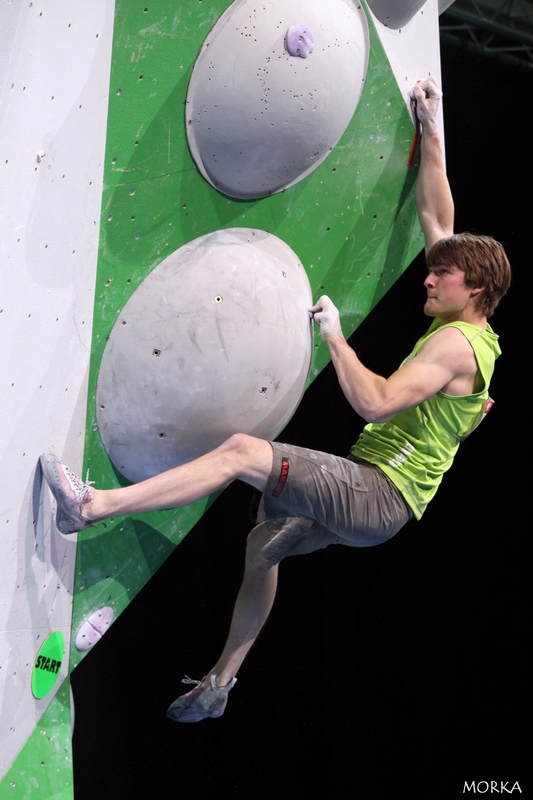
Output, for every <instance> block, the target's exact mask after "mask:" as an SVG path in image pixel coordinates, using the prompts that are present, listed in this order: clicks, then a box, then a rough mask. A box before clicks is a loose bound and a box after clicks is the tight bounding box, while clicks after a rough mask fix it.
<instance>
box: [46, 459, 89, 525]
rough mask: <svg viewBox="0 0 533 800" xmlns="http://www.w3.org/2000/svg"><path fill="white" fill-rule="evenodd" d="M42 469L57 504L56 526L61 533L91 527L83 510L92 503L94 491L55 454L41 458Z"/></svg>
mask: <svg viewBox="0 0 533 800" xmlns="http://www.w3.org/2000/svg"><path fill="white" fill-rule="evenodd" d="M40 461H41V468H42V471H43V475H44V477H45V479H46V482H47V484H48V486H49V487H50V491H51V492H52V494H53V495H54V498H55V500H56V503H57V513H56V526H57V529H58V531H59V532H60V533H77V531H83V530H85V529H86V528H89V527H90V526H91V523H90V522H86V520H84V519H83V517H82V508H83V506H84V505H85V504H86V503H90V502H92V499H93V496H94V490H93V489H92V488H91V485H90V484H89V483H84V482H83V481H82V479H81V478H78V476H77V475H75V474H74V473H73V472H72V471H71V470H70V469H69V468H68V467H67V466H65V464H62V463H61V461H60V460H59V459H58V457H57V456H55V455H54V454H53V453H45V454H44V455H42V456H41V459H40Z"/></svg>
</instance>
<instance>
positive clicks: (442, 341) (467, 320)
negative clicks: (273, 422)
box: [41, 78, 510, 722]
mask: <svg viewBox="0 0 533 800" xmlns="http://www.w3.org/2000/svg"><path fill="white" fill-rule="evenodd" d="M440 97H441V94H440V91H439V89H438V86H437V84H436V82H435V81H434V79H432V78H430V79H427V80H425V81H419V82H418V83H417V84H416V86H415V87H414V88H413V99H415V100H416V113H417V116H418V120H419V122H420V125H421V126H422V137H421V160H420V169H419V175H418V181H417V189H416V202H417V209H418V214H419V217H420V222H421V225H422V228H423V230H424V234H425V239H426V251H427V263H428V276H427V278H426V279H425V281H424V285H425V287H426V289H427V299H426V302H425V305H424V311H425V313H426V315H427V316H429V317H432V318H433V322H432V324H431V326H430V328H429V330H428V332H427V333H426V334H425V335H424V336H423V337H422V338H421V339H420V340H419V341H418V342H417V343H416V344H415V346H414V348H413V351H412V352H411V354H410V355H409V356H408V358H406V359H405V361H404V362H403V364H402V365H401V367H400V368H399V369H398V370H397V371H396V372H394V373H393V374H392V375H391V376H390V377H389V378H383V377H381V376H379V375H376V374H375V373H373V372H371V371H370V370H368V369H367V368H366V367H364V366H363V364H362V363H361V362H360V361H359V359H358V357H357V355H356V353H355V352H354V350H353V349H352V348H351V347H350V346H349V345H348V343H347V341H346V339H345V338H344V336H343V333H342V329H341V326H340V322H339V314H338V311H337V309H336V308H335V306H334V305H333V303H332V302H331V300H330V299H329V298H328V297H326V296H324V297H321V298H320V299H319V300H318V302H317V304H316V305H315V306H314V307H313V308H312V309H310V313H311V315H312V317H313V319H314V321H315V322H316V323H317V324H318V325H319V327H320V333H321V336H322V338H323V339H324V341H325V342H326V343H327V345H328V347H329V350H330V353H331V358H332V361H333V365H334V367H335V370H336V373H337V376H338V379H339V382H340V385H341V387H342V390H343V392H344V394H345V395H346V397H347V399H348V401H349V402H350V403H351V405H352V406H353V408H354V409H355V411H356V412H357V413H358V414H359V415H360V416H362V417H363V418H364V419H365V420H366V421H367V422H368V423H369V424H367V425H366V427H365V428H364V430H363V432H362V433H361V435H360V437H359V439H358V441H357V444H355V445H354V447H353V448H352V451H351V454H350V456H349V457H348V458H339V457H338V456H333V455H329V454H326V453H321V452H317V451H313V450H306V449H304V448H300V447H293V446H291V445H287V444H281V443H279V442H266V441H264V440H261V439H256V438H254V437H252V436H248V435H246V434H240V433H236V434H235V435H234V436H232V437H230V439H228V440H227V441H226V442H224V443H223V444H222V445H221V446H220V447H218V448H216V449H215V450H213V451H212V452H210V453H207V454H206V455H204V456H202V457H200V458H198V459H196V460H195V461H191V462H189V463H187V464H183V465H182V466H179V467H176V468H174V469H171V470H169V471H167V472H164V473H161V474H160V475H157V476H155V477H153V478H150V479H148V480H146V481H143V482H141V483H138V484H135V485H133V486H128V487H125V488H121V489H111V490H101V489H100V490H99V489H95V488H93V487H91V486H89V485H88V484H86V483H83V482H82V481H81V480H80V479H79V478H78V477H77V476H75V475H74V474H73V473H72V472H71V471H70V470H69V469H68V467H65V466H64V465H63V464H61V463H60V462H59V460H58V459H57V458H56V457H55V456H53V455H45V456H42V457H41V464H42V467H43V471H44V475H45V478H46V480H47V482H48V484H49V486H50V488H51V490H52V492H53V494H54V496H55V499H56V501H57V527H58V529H59V530H60V531H61V532H62V533H72V532H74V531H78V530H83V529H84V528H86V527H88V526H89V525H91V524H93V523H94V522H96V521H98V520H101V519H105V518H107V517H117V516H121V515H127V514H137V513H141V512H146V511H152V510H157V509H163V508H178V507H181V506H184V505H188V504H189V503H193V502H195V501H196V500H199V499H200V498H203V497H206V496H207V495H209V494H211V493H212V492H214V491H217V490H218V489H220V488H222V487H224V486H225V485H227V484H228V483H230V482H231V481H233V480H235V479H240V480H243V481H245V482H246V483H248V484H250V485H251V486H253V487H254V488H255V489H257V490H259V491H260V492H261V493H262V494H261V499H260V502H259V504H258V509H257V522H258V524H257V525H256V527H255V528H254V529H253V531H252V532H251V534H250V535H249V537H248V542H247V548H246V565H245V573H244V579H243V583H242V586H241V589H240V591H239V594H238V597H237V601H236V605H235V609H234V612H233V618H232V621H231V626H230V631H229V635H228V639H227V642H226V645H225V647H224V650H223V652H222V654H221V656H220V658H219V659H218V661H217V662H216V664H215V665H214V666H213V668H212V669H211V670H210V671H209V672H208V673H207V675H206V677H205V678H204V679H203V680H202V681H193V682H192V683H195V684H196V685H195V688H194V689H192V690H191V691H190V692H189V693H187V694H185V695H182V696H181V697H179V698H178V699H177V700H176V701H175V702H174V703H172V705H171V706H170V708H169V709H168V712H167V713H168V716H169V717H170V718H171V719H173V720H176V721H179V722H197V721H199V720H201V719H205V718H208V717H219V716H220V715H221V714H222V713H223V711H224V709H225V706H226V703H227V698H228V692H229V690H230V689H231V688H232V687H233V686H234V685H235V682H236V677H235V676H236V674H237V672H238V670H239V668H240V666H241V664H242V662H243V660H244V658H245V656H246V654H247V653H248V651H249V649H250V647H251V646H252V644H253V642H254V641H255V639H256V637H257V635H258V633H259V631H260V630H261V628H262V626H263V624H264V622H265V621H266V619H267V617H268V614H269V612H270V609H271V607H272V604H273V602H274V597H275V592H276V585H277V574H278V565H279V563H280V561H281V560H282V559H283V558H285V557H286V556H290V555H299V554H303V553H310V552H312V551H314V550H318V549H321V548H324V547H327V546H328V545H329V544H345V545H348V546H352V547H368V546H371V545H375V544H379V543H381V542H384V541H386V540H387V539H389V538H391V537H392V536H394V534H395V533H397V532H398V530H400V528H401V527H402V526H403V525H404V524H405V523H406V522H407V521H408V520H409V519H410V518H411V517H413V516H414V517H415V518H417V519H420V517H421V515H422V513H423V511H424V509H425V508H426V506H427V504H428V503H429V501H430V500H431V498H432V497H433V495H434V494H435V492H436V490H437V488H438V485H439V484H440V481H441V479H442V476H443V474H444V472H446V470H447V469H449V467H450V466H451V464H452V461H453V457H454V455H455V452H456V451H457V448H458V446H459V443H460V442H461V441H462V440H463V439H464V438H465V437H466V436H468V434H469V433H470V432H471V431H472V430H473V429H474V428H475V427H476V426H477V425H478V424H479V422H480V421H481V419H482V418H483V416H484V415H485V413H486V412H487V410H488V408H489V407H490V405H491V401H490V398H489V394H488V389H489V382H490V378H491V375H492V372H493V368H494V361H495V359H496V358H497V357H498V355H499V354H500V349H499V346H498V341H497V336H496V335H495V334H494V333H493V331H492V329H491V328H490V326H489V325H488V323H487V319H488V318H489V317H490V316H491V314H492V313H493V312H494V310H495V308H496V306H497V304H498V302H499V300H500V298H501V297H502V296H503V295H504V294H505V292H506V291H507V289H508V286H509V282H510V268H509V263H508V260H507V257H506V255H505V252H504V250H503V248H502V246H501V245H500V244H498V242H496V241H494V240H493V239H491V238H490V237H485V236H474V235H471V234H468V233H464V234H458V235H453V216H454V208H453V200H452V196H451V192H450V188H449V184H448V180H447V178H446V173H445V169H444V161H443V156H442V150H441V144H440V139H439V134H438V131H437V126H436V115H437V110H438V107H439V102H440Z"/></svg>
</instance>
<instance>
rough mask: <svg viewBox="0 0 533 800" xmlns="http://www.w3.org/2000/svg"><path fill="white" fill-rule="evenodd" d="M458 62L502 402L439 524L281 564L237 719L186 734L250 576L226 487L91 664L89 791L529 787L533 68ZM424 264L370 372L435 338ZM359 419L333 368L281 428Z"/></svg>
mask: <svg viewBox="0 0 533 800" xmlns="http://www.w3.org/2000/svg"><path fill="white" fill-rule="evenodd" d="M442 71H443V89H444V95H445V96H444V110H445V127H446V149H447V162H448V175H449V178H450V183H451V185H452V190H453V194H454V197H455V202H456V230H472V231H475V232H480V233H488V234H491V235H493V236H495V237H496V238H497V239H499V241H501V242H502V243H503V244H504V246H505V247H506V249H507V251H508V254H509V257H510V260H511V263H512V265H513V268H514V283H513V287H512V290H511V292H510V294H509V296H508V297H507V298H505V299H504V300H503V302H502V305H501V308H500V309H499V310H498V311H497V313H496V315H495V317H494V318H493V319H492V320H491V322H492V325H493V327H494V328H495V330H496V331H497V332H498V333H499V334H500V342H501V346H502V350H503V353H504V354H503V356H502V358H501V359H500V361H499V362H498V364H497V369H496V373H495V377H494V380H493V383H492V386H491V394H492V396H493V397H494V398H495V399H496V405H495V407H494V409H493V410H492V411H491V414H490V416H489V418H488V419H487V420H486V421H485V422H484V423H483V425H482V427H481V429H480V430H479V431H477V432H476V434H475V435H474V436H473V437H472V438H471V439H470V440H468V441H467V442H466V443H465V444H464V445H463V446H462V447H461V450H460V452H459V455H458V456H457V459H456V463H455V465H454V467H453V469H452V470H451V472H450V473H449V474H448V475H447V476H446V477H445V480H444V483H443V486H442V488H441V489H440V491H439V493H438V494H437V496H436V498H435V500H434V501H433V502H432V504H431V505H430V506H429V508H428V510H427V512H426V514H425V515H424V518H423V520H422V521H421V522H420V523H416V522H411V523H409V525H408V526H406V528H404V530H403V531H401V532H400V534H398V536H396V537H395V538H394V539H393V540H392V541H391V542H389V543H387V544H385V545H382V546H380V547H377V548H369V549H367V550H357V549H349V548H340V547H339V548H329V550H327V551H324V552H319V553H315V554H312V555H310V556H305V557H301V558H295V559H287V560H286V561H284V562H283V565H282V567H281V570H280V587H279V593H278V597H277V601H276V604H275V607H274V611H273V613H272V616H271V618H270V620H269V623H268V624H267V626H266V628H265V630H264V632H263V634H262V635H261V637H260V639H259V640H258V642H257V644H256V646H255V648H254V649H253V651H252V653H251V654H250V656H249V659H248V661H247V662H246V663H245V665H244V667H243V669H242V670H241V672H240V674H239V682H238V684H237V686H236V688H235V689H234V690H233V691H232V693H231V695H230V697H229V703H228V708H227V711H226V713H225V715H224V716H223V717H222V718H221V719H219V720H207V721H205V722H201V723H198V724H195V725H179V724H175V723H171V722H170V721H168V720H167V719H166V717H165V710H166V708H167V706H168V704H169V703H170V702H171V701H172V700H174V699H175V697H176V696H177V695H178V694H181V693H183V691H187V688H186V687H182V685H181V684H180V679H181V677H182V675H183V674H184V673H187V674H189V675H191V676H192V677H195V678H201V677H202V676H203V675H204V674H205V672H206V671H207V670H208V669H209V668H210V667H211V666H212V664H213V663H214V661H215V660H216V657H217V656H218V654H219V651H220V649H221V647H222V645H223V642H224V639H225V635H226V633H227V627H228V623H229V617H230V613H231V609H232V606H233V601H234V598H235V595H236V592H237V589H238V586H239V583H240V579H241V575H242V567H243V555H244V543H245V537H246V534H247V533H248V531H249V529H250V523H249V519H248V513H247V508H248V501H249V489H248V488H247V487H245V486H243V485H239V484H235V485H233V486H232V487H231V488H230V489H229V490H227V491H226V492H225V493H224V495H223V496H222V497H221V498H220V500H219V501H218V502H217V503H216V505H215V506H214V507H213V508H212V509H211V510H210V511H209V513H208V514H206V515H205V517H204V518H203V520H202V521H201V523H200V524H199V525H198V526H197V528H196V529H195V530H194V531H193V532H192V533H191V534H190V535H189V536H188V537H187V538H186V539H185V541H184V542H183V543H182V544H181V545H180V546H179V548H177V550H176V551H175V553H174V555H173V556H172V557H171V558H170V559H169V560H168V561H167V563H166V564H165V565H164V566H163V567H162V569H161V570H160V571H159V573H158V574H157V575H156V576H155V577H154V578H153V579H152V580H151V582H150V583H149V584H148V585H147V586H146V587H145V589H143V591H142V592H141V594H140V595H139V596H138V597H137V598H136V599H135V600H134V602H133V603H132V604H131V605H130V607H129V608H128V609H127V610H126V611H125V612H124V613H123V615H122V616H121V618H120V619H119V620H118V621H117V623H116V624H115V625H113V627H112V628H111V630H110V631H109V632H108V633H107V634H106V637H105V640H104V641H102V643H101V644H99V645H98V647H97V648H96V649H95V650H94V651H93V652H92V653H90V654H89V655H88V657H87V658H86V659H85V660H84V661H83V662H82V664H81V665H80V666H79V667H78V668H77V669H76V670H75V672H74V674H73V676H72V683H73V690H74V698H75V706H76V729H75V734H74V765H75V794H76V798H77V800H93V798H95V797H101V798H108V797H109V798H110V797H118V798H122V797H124V798H126V797H127V798H144V797H149V796H151V797H153V798H167V797H168V798H171V797H175V796H176V797H179V796H183V797H196V796H199V797H202V796H211V795H212V794H213V795H214V793H215V792H218V791H222V790H227V791H228V792H231V793H235V792H237V793H239V792H247V793H250V792H254V793H256V794H258V795H259V796H263V795H266V794H267V793H271V792H272V791H279V792H280V793H281V794H283V795H286V794H289V793H290V794H291V795H293V796H296V797H300V796H304V795H307V794H308V793H309V792H310V791H312V790H315V791H316V792H317V793H322V792H327V793H328V794H330V795H332V796H340V797H343V796H345V795H346V796H347V795H348V794H349V795H353V796H355V797H361V798H366V797H379V798H396V797H398V798H400V797H404V796H406V797H412V798H453V797H458V796H460V795H462V794H463V787H464V783H465V781H468V782H469V783H471V782H472V781H475V782H479V781H491V780H496V781H498V782H500V781H508V788H510V787H511V786H512V785H513V784H514V782H515V781H518V782H519V783H520V786H521V788H522V791H523V792H524V793H525V794H526V795H527V783H526V781H525V777H526V776H525V775H524V766H525V758H524V755H525V746H524V730H525V728H526V724H527V722H526V715H525V712H524V697H523V695H524V692H525V688H526V668H525V665H524V659H525V651H526V647H525V642H526V632H525V630H524V626H525V614H524V605H525V589H526V546H525V542H526V540H527V536H528V535H529V533H530V524H531V523H530V521H529V520H528V518H527V516H526V515H527V512H528V510H529V508H528V506H529V504H527V505H526V499H525V498H526V497H527V496H528V493H529V492H530V488H529V486H528V485H527V481H528V478H529V472H530V470H529V467H528V462H527V452H528V451H527V438H528V433H529V390H528V389H527V378H525V379H524V372H525V369H524V366H525V365H524V360H525V346H524V345H525V342H524V340H525V338H526V336H527V338H528V339H529V335H527V334H525V333H524V328H525V322H526V321H527V316H528V313H529V312H528V309H527V307H526V303H527V302H528V300H529V292H528V290H527V287H526V279H528V278H529V274H528V273H529V269H530V264H529V259H530V255H529V252H526V242H527V241H528V240H529V234H530V231H531V227H532V220H531V213H530V210H529V207H530V202H529V196H528V189H529V187H530V185H531V171H530V159H531V144H530V143H531V119H532V110H533V103H532V77H531V73H527V72H526V71H523V70H520V69H518V68H515V67H510V66H506V65H502V64H500V63H497V62H494V61H490V60H488V59H485V58H482V57H480V56H478V55H474V54H472V53H469V52H466V51H465V50H462V49H457V48H454V47H451V46H449V45H443V50H442ZM528 249H529V248H528ZM424 276H425V265H424V261H423V259H422V258H419V259H418V260H417V261H416V262H415V263H414V264H413V266H412V267H411V268H410V269H409V270H408V271H407V273H406V274H405V275H404V276H403V277H402V278H401V279H400V280H399V281H398V283H397V284H396V286H395V287H393V289H391V291H389V293H388V294H387V296H386V297H385V298H384V300H383V301H382V302H381V303H380V304H379V306H378V307H377V308H376V309H375V311H374V312H373V313H372V314H371V315H370V317H369V318H368V319H367V320H366V321H365V322H364V324H363V325H361V326H360V328H359V329H358V331H357V332H356V334H355V335H354V337H353V338H352V340H351V341H352V344H353V346H354V347H355V348H356V349H357V352H358V354H359V355H360V357H361V359H362V360H363V362H364V363H365V364H366V365H367V366H369V367H370V368H371V369H374V370H375V371H377V372H379V373H381V374H388V373H390V372H391V371H393V370H394V369H395V368H396V366H397V365H398V364H399V362H400V361H401V360H402V358H403V357H404V356H405V355H406V354H407V353H408V352H409V350H410V348H411V346H412V344H413V343H414V341H415V340H416V339H417V338H418V337H419V335H421V333H422V332H423V331H424V330H425V326H426V322H427V320H426V318H425V317H424V316H423V313H422V306H423V302H424V297H425V291H424V289H423V286H422V282H423V280H424ZM361 427H362V421H361V420H360V419H359V418H358V417H357V416H356V415H355V414H354V412H353V411H352V410H351V409H350V407H349V406H348V404H347V402H346V401H345V400H344V398H343V396H342V394H341V392H340V390H339V388H338V386H337V383H336V379H335V376H334V373H333V370H332V369H331V368H330V367H328V368H327V369H326V370H325V372H324V373H323V374H322V375H321V376H320V377H319V378H318V379H317V380H316V381H315V383H314V384H313V385H312V387H311V388H310V389H309V391H308V392H307V394H306V396H305V398H304V400H303V402H302V404H301V406H300V408H299V410H298V412H297V414H296V416H295V417H294V419H293V420H292V421H291V423H290V425H289V426H288V428H287V429H286V430H285V431H284V433H283V434H282V436H281V437H280V438H281V439H282V440H286V441H289V442H291V443H295V444H302V445H305V446H309V447H315V448H319V449H323V450H327V451H330V452H334V453H338V454H340V455H344V454H345V453H346V452H347V451H348V449H349V447H350V445H351V444H352V443H353V442H354V441H355V439H356V437H357V434H358V432H359V430H360V428H361ZM482 788H483V787H482Z"/></svg>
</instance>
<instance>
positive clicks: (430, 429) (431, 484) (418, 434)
mask: <svg viewBox="0 0 533 800" xmlns="http://www.w3.org/2000/svg"><path fill="white" fill-rule="evenodd" d="M443 328H458V329H459V330H460V331H461V333H463V334H464V335H465V336H466V338H467V339H468V341H469V342H470V344H471V345H472V349H473V350H474V355H475V357H476V361H477V364H478V368H479V371H480V373H481V376H482V379H483V388H482V390H481V391H479V392H477V393H475V394H468V395H461V396H458V397H455V396H453V395H449V394H445V393H444V392H442V391H441V392H437V394H435V395H433V397H430V398H429V399H428V400H424V402H423V403H420V405H418V406H415V407H414V408H409V409H407V410H406V411H402V412H401V413H400V414H397V415H396V416H395V417H393V418H392V419H390V420H389V421H388V422H382V423H370V424H369V425H366V426H365V428H364V430H363V432H362V433H361V436H360V437H359V439H358V441H357V444H355V445H354V446H353V447H352V455H354V456H357V458H362V459H364V460H365V461H368V462H370V463H371V464H376V466H378V467H379V468H380V469H381V470H382V471H383V472H384V473H385V474H386V475H387V476H388V477H389V478H390V480H391V481H392V482H393V483H394V485H395V486H396V487H397V488H398V489H399V491H400V492H401V494H402V496H403V498H404V500H405V502H406V503H407V505H408V506H409V507H410V508H411V509H412V511H413V514H414V516H415V517H416V519H420V517H421V516H422V514H423V513H424V510H425V508H426V506H427V504H428V503H429V501H430V500H431V498H432V497H433V496H434V494H435V492H436V491H437V488H438V486H439V484H440V482H441V480H442V476H443V474H444V473H445V472H446V470H448V469H449V468H450V467H451V465H452V462H453V458H454V456H455V453H456V452H457V448H458V447H459V444H460V443H461V442H462V441H463V439H466V437H467V436H468V435H469V434H470V433H472V431H473V430H474V428H476V427H477V426H478V425H479V423H480V422H481V420H482V419H483V418H484V417H485V415H486V414H487V412H488V411H489V410H490V408H491V407H492V405H493V401H492V400H491V399H490V397H489V393H488V392H489V383H490V379H491V377H492V373H493V371H494V362H495V360H496V358H498V356H499V355H500V354H501V350H500V347H499V345H498V337H497V335H496V334H495V333H494V331H493V330H492V328H491V327H490V325H487V328H486V330H482V329H481V328H478V327H477V326H476V325H471V324H470V323H468V322H450V323H448V324H447V325H443V324H442V323H441V321H440V320H439V319H435V320H434V321H433V323H432V324H431V326H430V328H429V330H428V332H427V333H426V334H425V336H423V337H422V338H421V339H419V340H418V342H417V343H416V345H415V347H414V349H413V352H412V353H411V354H410V355H409V356H408V357H407V358H406V359H405V361H403V362H402V364H401V367H402V366H403V365H404V364H406V363H407V362H408V361H410V360H411V359H413V358H414V357H415V356H416V355H417V354H418V353H419V352H420V350H421V348H422V346H423V345H424V343H425V342H426V341H427V340H428V339H429V338H430V336H433V334H435V333H436V332H437V331H438V330H441V329H443ZM401 367H400V369H401Z"/></svg>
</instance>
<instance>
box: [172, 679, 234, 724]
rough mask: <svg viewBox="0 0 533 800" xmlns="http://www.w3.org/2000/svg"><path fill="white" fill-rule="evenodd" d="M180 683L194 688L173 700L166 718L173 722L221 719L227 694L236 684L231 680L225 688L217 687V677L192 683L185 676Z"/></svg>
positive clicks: (192, 681)
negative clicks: (191, 685)
mask: <svg viewBox="0 0 533 800" xmlns="http://www.w3.org/2000/svg"><path fill="white" fill-rule="evenodd" d="M181 682H182V683H193V684H195V688H194V689H191V691H190V692H187V694H182V695H181V697H178V699H177V700H174V702H173V703H172V705H171V706H169V708H168V710H167V717H168V718H169V719H171V720H173V721H174V722H200V720H201V719H207V718H208V717H212V718H213V719H214V718H216V717H221V716H222V714H223V713H224V709H225V708H226V704H227V702H228V692H229V691H230V689H233V687H234V686H235V684H236V683H237V678H232V679H231V681H230V682H229V683H228V685H227V686H218V684H217V676H216V675H211V677H210V678H209V680H207V678H204V679H203V680H201V681H194V680H192V679H191V678H188V677H187V676H185V678H183V679H182V681H181Z"/></svg>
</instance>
